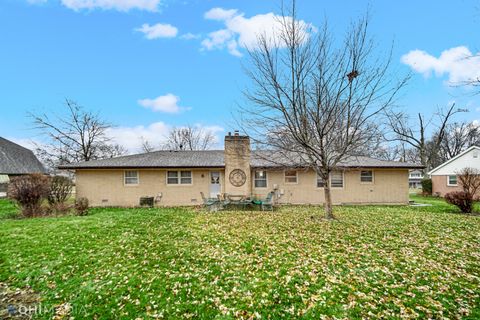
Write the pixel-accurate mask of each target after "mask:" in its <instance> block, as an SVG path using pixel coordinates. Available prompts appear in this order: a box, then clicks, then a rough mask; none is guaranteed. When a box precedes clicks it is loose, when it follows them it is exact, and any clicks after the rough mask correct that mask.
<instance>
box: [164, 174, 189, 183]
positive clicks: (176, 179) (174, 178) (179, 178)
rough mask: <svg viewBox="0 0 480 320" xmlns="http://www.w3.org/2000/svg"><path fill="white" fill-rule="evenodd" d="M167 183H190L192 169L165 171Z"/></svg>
mask: <svg viewBox="0 0 480 320" xmlns="http://www.w3.org/2000/svg"><path fill="white" fill-rule="evenodd" d="M167 184H173V185H175V184H192V171H167Z"/></svg>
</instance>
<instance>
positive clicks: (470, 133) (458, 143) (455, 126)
mask: <svg viewBox="0 0 480 320" xmlns="http://www.w3.org/2000/svg"><path fill="white" fill-rule="evenodd" d="M445 131H446V132H445V136H444V138H443V140H442V141H441V143H440V162H441V163H443V162H445V161H447V160H449V159H451V158H453V157H455V156H456V155H458V154H460V153H461V152H463V151H464V150H466V149H467V148H469V147H471V146H473V145H477V144H479V143H480V128H479V126H478V125H477V124H475V123H472V122H468V121H463V122H454V123H451V124H449V125H447V129H446V130H445Z"/></svg>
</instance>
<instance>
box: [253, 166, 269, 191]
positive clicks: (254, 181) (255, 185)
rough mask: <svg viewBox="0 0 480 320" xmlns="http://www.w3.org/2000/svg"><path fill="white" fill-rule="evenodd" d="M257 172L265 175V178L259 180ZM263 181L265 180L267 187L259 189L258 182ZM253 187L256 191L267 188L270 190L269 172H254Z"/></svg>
mask: <svg viewBox="0 0 480 320" xmlns="http://www.w3.org/2000/svg"><path fill="white" fill-rule="evenodd" d="M257 172H263V173H265V178H261V179H257ZM263 180H265V187H257V181H263ZM253 187H254V188H255V189H266V188H268V173H267V170H255V171H254V172H253Z"/></svg>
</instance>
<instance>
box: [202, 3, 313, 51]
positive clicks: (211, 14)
mask: <svg viewBox="0 0 480 320" xmlns="http://www.w3.org/2000/svg"><path fill="white" fill-rule="evenodd" d="M204 17H205V19H209V20H216V21H222V22H223V23H224V24H225V28H223V29H220V30H216V31H214V32H211V33H209V34H208V37H207V38H205V39H204V40H203V41H202V48H203V49H204V50H215V49H227V50H228V52H229V53H230V54H232V55H235V56H241V55H242V54H241V52H240V50H239V49H240V48H249V49H253V50H254V49H255V48H256V47H257V46H258V41H257V40H258V36H259V35H263V34H265V35H266V37H267V39H269V40H270V41H273V40H279V37H278V34H279V31H280V29H281V28H282V23H281V22H280V19H282V17H281V16H278V15H275V14H274V13H271V12H270V13H266V14H258V15H255V16H252V17H250V18H246V17H245V15H244V13H241V12H238V10H235V9H231V10H225V9H222V8H213V9H211V10H209V11H207V12H206V13H205V15H204ZM288 19H289V20H290V22H291V21H292V20H291V19H292V18H291V17H287V22H288ZM297 23H298V27H299V28H300V29H301V30H303V31H304V32H305V35H306V36H307V37H308V35H309V34H310V33H311V32H315V31H316V28H315V27H314V26H313V25H312V24H309V23H306V22H305V21H303V20H297ZM272 45H273V43H272ZM276 45H278V46H282V45H281V43H279V42H278V41H277V42H276Z"/></svg>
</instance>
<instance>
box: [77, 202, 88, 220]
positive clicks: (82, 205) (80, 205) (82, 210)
mask: <svg viewBox="0 0 480 320" xmlns="http://www.w3.org/2000/svg"><path fill="white" fill-rule="evenodd" d="M75 212H76V214H77V216H85V215H87V213H88V199H87V198H78V199H77V200H76V201H75Z"/></svg>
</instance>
